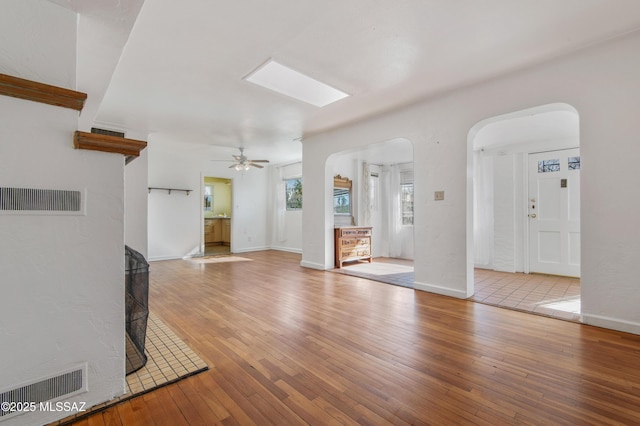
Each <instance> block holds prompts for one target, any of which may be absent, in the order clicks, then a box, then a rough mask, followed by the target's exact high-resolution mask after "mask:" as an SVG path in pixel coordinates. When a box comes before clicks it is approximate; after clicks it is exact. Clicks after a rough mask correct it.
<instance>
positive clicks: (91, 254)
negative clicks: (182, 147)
mask: <svg viewBox="0 0 640 426" xmlns="http://www.w3.org/2000/svg"><path fill="white" fill-rule="evenodd" d="M52 34H55V37H52ZM75 34H76V14H75V13H72V12H70V11H68V10H66V9H63V8H60V7H58V6H55V5H53V4H51V3H48V2H42V1H35V0H8V1H5V2H3V11H2V13H1V14H0V39H2V40H3V41H2V43H0V44H1V46H0V72H2V73H6V74H11V75H15V76H18V77H23V78H28V79H35V80H40V81H43V82H45V83H48V84H56V85H60V86H63V87H66V88H70V89H74V88H75V84H74V81H75V78H74V76H75V66H76V61H75V46H76V43H75ZM0 111H2V115H1V117H2V118H1V119H0V140H1V141H2V143H0V182H1V183H2V186H6V187H24V188H29V187H32V188H43V189H72V190H81V191H86V203H87V207H86V215H85V216H43V215H39V216H35V215H7V214H3V215H0V283H1V284H2V286H1V287H2V297H0V341H1V342H2V344H1V345H0V360H1V361H2V366H1V367H0V391H5V390H8V389H11V388H13V387H15V386H19V385H23V384H26V383H31V382H33V381H38V380H39V379H43V378H46V377H49V376H53V375H57V374H60V373H62V372H65V371H66V370H67V369H69V368H71V367H75V366H77V365H79V364H82V363H87V364H88V383H89V392H87V393H84V394H81V395H78V396H75V397H73V398H71V399H70V401H83V402H86V403H87V406H91V405H95V404H98V403H101V402H104V401H106V400H109V399H111V398H113V397H114V396H117V395H120V394H122V393H123V392H124V390H125V385H124V383H125V382H124V375H125V367H124V279H123V277H124V158H123V156H122V155H119V154H107V153H101V152H94V151H82V150H75V149H73V143H72V136H73V132H74V130H76V129H77V125H78V112H77V111H74V110H70V109H65V108H60V107H54V106H49V105H44V104H39V103H35V102H30V101H25V100H20V99H14V98H9V97H0ZM67 415H69V413H64V412H33V413H27V414H23V415H20V416H17V417H14V418H11V419H9V420H6V421H3V422H2V424H3V425H7V426H9V425H41V424H45V423H49V422H52V421H54V420H57V419H59V418H61V417H65V416H67Z"/></svg>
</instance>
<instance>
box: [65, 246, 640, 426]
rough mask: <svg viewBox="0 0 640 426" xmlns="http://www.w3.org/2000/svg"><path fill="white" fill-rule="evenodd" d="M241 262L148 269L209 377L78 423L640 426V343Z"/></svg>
mask: <svg viewBox="0 0 640 426" xmlns="http://www.w3.org/2000/svg"><path fill="white" fill-rule="evenodd" d="M242 257H245V258H249V259H251V260H250V261H242V262H229V263H196V262H193V261H189V260H175V261H163V262H152V264H151V294H150V307H151V310H153V311H154V312H155V313H156V315H158V317H160V318H161V319H162V320H163V321H164V322H165V323H166V324H167V325H168V326H169V327H170V328H171V329H172V330H173V331H174V332H175V333H176V334H177V335H178V336H179V337H180V338H182V339H183V340H184V341H185V342H186V343H187V344H188V345H189V346H190V347H191V348H192V349H193V350H194V351H195V352H196V353H198V354H199V355H200V357H201V358H202V359H203V360H204V361H205V362H206V363H207V364H208V365H209V367H210V369H209V370H208V371H206V372H204V373H200V374H198V375H196V376H192V377H190V378H187V379H185V380H182V381H180V382H178V383H175V384H173V385H170V386H167V387H164V388H161V389H159V390H156V391H153V392H151V393H148V394H146V395H143V396H141V397H138V398H135V399H132V400H130V401H127V402H125V403H122V404H120V405H117V406H114V407H112V408H110V409H107V410H106V411H103V412H100V413H97V414H94V415H92V416H91V417H88V418H85V419H83V420H81V421H79V422H77V423H76V424H78V425H213V424H224V425H252V424H255V425H269V424H276V425H299V424H311V425H328V424H368V425H384V424H393V425H403V424H414V425H422V424H433V425H460V424H476V425H491V426H496V425H509V424H530V425H542V424H548V425H562V424H566V425H576V424H580V425H583V424H592V425H607V424H640V369H639V368H638V363H639V361H640V336H636V335H631V334H625V333H620V332H615V331H610V330H605V329H600V328H595V327H590V326H586V325H582V324H578V323H573V322H567V321H560V320H556V319H553V318H548V317H543V316H534V315H530V314H526V313H522V312H517V311H510V310H506V309H501V308H497V307H494V306H488V305H483V304H479V303H474V302H471V301H466V300H458V299H454V298H449V297H444V296H438V295H434V294H430V293H426V292H420V291H414V290H412V289H408V288H403V287H399V286H391V285H387V284H383V283H378V282H374V281H369V280H364V279H362V278H356V277H351V276H347V275H343V274H336V273H331V272H323V271H314V270H309V269H304V268H301V267H300V266H299V262H300V256H299V255H296V254H291V253H284V252H278V251H263V252H255V253H243V254H242Z"/></svg>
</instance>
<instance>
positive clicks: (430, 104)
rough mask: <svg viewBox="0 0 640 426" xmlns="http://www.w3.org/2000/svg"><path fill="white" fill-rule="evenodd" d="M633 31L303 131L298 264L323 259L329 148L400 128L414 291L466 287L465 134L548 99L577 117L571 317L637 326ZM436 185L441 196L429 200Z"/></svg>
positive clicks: (637, 102)
mask: <svg viewBox="0 0 640 426" xmlns="http://www.w3.org/2000/svg"><path fill="white" fill-rule="evenodd" d="M639 50H640V34H638V33H634V34H631V35H628V36H626V37H624V38H620V39H617V40H613V41H610V42H608V43H605V44H602V45H598V46H593V47H591V48H589V49H585V50H582V51H580V52H578V53H576V54H573V55H570V56H566V57H564V58H559V59H556V60H554V61H551V62H548V63H545V64H541V65H539V66H536V67H532V68H529V69H527V70H523V71H520V72H517V73H514V74H511V75H509V76H505V77H503V78H499V79H494V80H491V81H488V82H485V83H482V84H478V85H476V86H472V87H468V88H465V89H461V90H458V91H454V92H452V93H448V94H444V95H442V96H439V97H436V98H432V99H429V100H426V101H424V102H422V103H418V104H415V105H411V106H408V107H406V108H404V109H401V110H398V111H395V112H391V113H387V114H385V115H382V116H379V117H375V118H374V119H370V120H367V121H364V122H361V123H357V124H354V125H351V126H348V127H345V128H341V129H336V130H334V131H330V132H327V133H324V134H318V135H314V136H310V137H308V138H306V139H305V141H304V143H303V159H304V163H303V173H304V174H303V177H304V180H305V182H306V190H305V194H306V197H305V209H304V211H303V260H302V265H303V266H308V267H314V268H319V269H326V268H329V267H331V263H330V260H331V258H332V255H331V250H330V246H331V229H330V225H329V221H328V220H327V218H328V217H329V216H330V214H331V205H330V199H331V192H330V190H331V176H329V173H328V172H329V170H328V168H327V166H326V160H327V159H328V158H329V156H330V155H331V154H333V153H335V152H340V151H343V150H345V149H349V148H356V147H361V146H364V145H366V144H367V143H370V142H371V141H376V140H379V141H382V140H388V139H392V138H394V137H398V136H402V137H406V138H407V139H409V140H410V141H411V142H413V146H414V159H415V162H416V163H420V165H421V166H420V167H419V168H418V167H416V169H415V176H414V179H415V194H416V195H415V216H416V217H415V226H414V230H415V240H416V241H415V280H416V284H415V287H416V288H417V289H421V290H426V291H432V292H436V293H442V294H446V295H451V296H456V297H460V298H464V297H468V296H470V295H471V294H473V226H472V214H471V211H472V208H471V206H472V176H473V173H472V167H471V166H470V164H472V162H471V161H470V160H471V158H472V157H471V147H470V144H469V142H468V140H467V137H468V134H469V130H470V129H471V128H472V127H473V126H474V125H475V124H476V123H477V122H479V121H481V120H483V119H486V118H488V117H493V116H497V115H501V114H505V113H508V112H512V111H519V110H523V109H526V108H529V107H533V106H538V105H545V104H550V103H555V102H566V103H568V104H570V105H572V106H574V107H575V108H576V110H577V111H578V113H579V114H580V142H581V157H582V169H581V178H582V194H581V195H582V200H581V213H582V231H581V233H582V242H581V253H582V265H583V266H582V280H581V288H582V295H581V296H582V313H583V319H584V321H585V322H587V323H590V324H596V325H603V326H607V327H611V328H617V329H624V330H628V331H633V332H636V333H639V332H640V311H639V310H638V309H637V306H638V304H639V303H640V291H638V290H639V288H638V287H639V286H640V283H639V282H638V280H637V276H638V274H639V273H640V262H638V261H637V260H638V259H639V258H640V227H638V226H637V223H636V220H637V217H639V216H640V199H639V198H638V197H629V196H628V194H629V190H630V189H631V188H632V186H629V185H632V182H637V181H638V180H640V170H639V169H638V168H637V167H636V165H635V162H636V159H637V158H638V156H639V155H640V144H638V143H637V137H638V134H640V121H639V120H637V117H636V115H637V111H638V110H639V109H640V97H638V96H633V94H634V93H639V92H640V79H639V78H638V75H640V56H638V55H637V54H636V53H637V52H638V51H639ZM439 190H444V191H445V199H444V201H435V200H434V199H433V194H434V191H439Z"/></svg>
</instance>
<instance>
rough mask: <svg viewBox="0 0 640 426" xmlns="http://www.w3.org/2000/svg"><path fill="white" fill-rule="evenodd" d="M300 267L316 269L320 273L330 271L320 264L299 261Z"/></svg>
mask: <svg viewBox="0 0 640 426" xmlns="http://www.w3.org/2000/svg"><path fill="white" fill-rule="evenodd" d="M300 266H302V267H303V268H311V269H318V270H320V271H326V270H328V269H331V268H327V267H326V266H324V265H323V264H321V263H315V262H309V261H307V260H303V261H301V262H300Z"/></svg>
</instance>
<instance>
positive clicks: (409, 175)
mask: <svg viewBox="0 0 640 426" xmlns="http://www.w3.org/2000/svg"><path fill="white" fill-rule="evenodd" d="M400 210H401V214H402V225H413V171H412V170H404V171H401V172H400Z"/></svg>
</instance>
